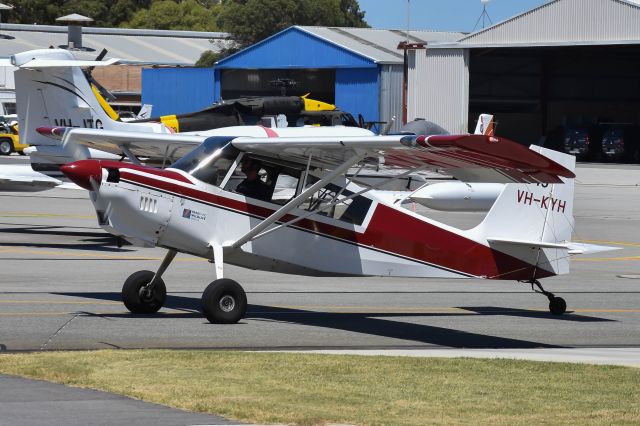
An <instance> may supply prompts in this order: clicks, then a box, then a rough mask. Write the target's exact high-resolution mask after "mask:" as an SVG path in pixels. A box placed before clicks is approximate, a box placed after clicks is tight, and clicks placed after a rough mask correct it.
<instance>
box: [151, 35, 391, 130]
mask: <svg viewBox="0 0 640 426" xmlns="http://www.w3.org/2000/svg"><path fill="white" fill-rule="evenodd" d="M281 68H297V69H304V68H335V69H336V86H335V104H336V105H337V106H338V107H339V108H340V109H342V110H344V111H348V112H350V113H351V114H353V116H354V117H356V118H357V116H358V114H362V115H363V117H364V119H365V120H367V121H379V120H380V111H379V92H380V89H379V85H380V84H379V69H378V65H377V64H376V63H375V62H374V61H373V60H371V59H370V58H367V57H365V56H362V55H359V54H357V53H355V52H352V51H350V50H347V49H345V48H342V47H340V46H338V45H335V44H332V43H330V42H328V41H325V40H323V39H322V38H319V37H316V36H314V35H311V34H309V33H308V32H306V31H304V30H302V29H300V28H297V27H291V28H288V29H286V30H283V31H281V32H279V33H277V34H275V35H273V36H271V37H269V38H267V39H265V40H263V41H261V42H260V43H257V44H254V45H253V46H250V47H248V48H246V49H244V50H242V51H240V52H238V53H236V54H235V55H232V56H229V57H228V58H225V59H223V60H221V61H220V62H218V64H217V65H216V68H215V70H214V69H212V68H155V69H143V70H142V103H148V104H152V105H153V115H154V116H158V115H163V114H176V113H184V112H191V111H196V110H199V109H202V108H204V107H206V106H208V105H210V104H212V103H213V102H214V101H217V100H219V99H220V93H221V81H220V76H221V72H220V70H221V69H281Z"/></svg>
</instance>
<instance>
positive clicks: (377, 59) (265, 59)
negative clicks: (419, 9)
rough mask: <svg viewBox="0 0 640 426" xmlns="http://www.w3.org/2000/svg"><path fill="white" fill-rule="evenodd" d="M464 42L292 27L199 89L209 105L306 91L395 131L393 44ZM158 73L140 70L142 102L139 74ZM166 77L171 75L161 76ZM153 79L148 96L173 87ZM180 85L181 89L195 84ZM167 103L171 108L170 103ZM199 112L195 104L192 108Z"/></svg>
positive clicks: (226, 63)
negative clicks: (391, 122)
mask: <svg viewBox="0 0 640 426" xmlns="http://www.w3.org/2000/svg"><path fill="white" fill-rule="evenodd" d="M462 36H463V34H461V33H450V32H431V31H414V32H411V33H410V34H409V35H408V38H407V34H405V33H404V32H402V31H398V30H377V29H371V28H337V27H307V26H293V27H290V28H287V29H285V30H283V31H281V32H279V33H277V34H275V35H273V36H271V37H269V38H267V39H265V40H263V41H261V42H259V43H256V44H254V45H252V46H249V47H247V48H246V49H244V50H242V51H240V52H238V53H236V54H234V55H231V56H229V57H227V58H225V59H223V60H221V61H219V62H218V63H217V64H216V66H215V68H214V75H213V81H212V82H211V87H210V89H209V88H204V87H203V88H202V91H203V92H206V96H205V97H209V99H210V100H211V102H213V101H217V100H219V99H230V98H236V97H240V96H264V95H277V94H279V93H281V91H285V92H286V94H287V95H304V94H306V93H310V97H311V98H313V99H319V100H322V101H325V102H330V103H334V104H336V105H337V106H338V108H340V109H342V110H344V111H348V112H350V113H351V114H353V116H354V117H358V116H359V115H361V116H362V117H363V119H364V120H365V121H369V122H387V121H389V120H391V119H392V117H395V120H396V121H395V124H394V126H393V127H392V130H397V129H398V128H399V125H400V121H401V120H402V83H403V74H404V70H403V63H404V61H403V55H404V53H403V50H399V49H398V45H399V44H400V43H402V42H405V41H406V40H408V41H409V43H419V44H430V43H442V42H452V41H456V40H458V39H460V38H461V37H462ZM161 72H162V71H160V70H145V71H144V73H143V99H145V93H146V92H147V89H148V87H147V81H151V78H149V79H146V77H145V76H149V77H151V74H153V73H161ZM177 72H180V71H178V70H177ZM165 74H167V76H169V73H166V71H165ZM185 77H186V74H185ZM153 80H154V81H155V82H154V84H152V86H154V87H153V88H152V87H149V90H160V89H161V88H162V86H164V87H167V86H168V85H173V86H175V83H169V82H164V84H163V83H162V82H161V81H160V80H161V79H158V78H155V79H153ZM184 80H185V82H184V83H182V84H186V85H187V86H189V87H190V86H193V84H192V83H189V82H188V81H186V78H185V79H184ZM198 81H201V80H198ZM278 81H279V82H282V81H287V82H289V84H290V85H289V86H288V87H285V88H281V87H279V86H278V85H277V82H278ZM190 89H194V88H192V87H191V88H190ZM165 91H166V90H165ZM190 91H193V90H190ZM197 98H198V99H202V96H199V97H197ZM194 100H195V99H194ZM167 102H168V103H173V104H174V105H176V102H171V101H170V100H169V99H168V98H167ZM183 103H184V102H182V103H180V104H181V106H184V105H182V104H183ZM204 106H206V105H202V104H199V105H196V104H195V103H194V104H193V108H191V110H192V111H193V110H197V109H200V108H203V107H204ZM156 108H158V109H157V110H158V111H164V108H163V107H162V106H161V105H157V104H154V113H155V111H156ZM173 112H174V113H177V112H186V111H173Z"/></svg>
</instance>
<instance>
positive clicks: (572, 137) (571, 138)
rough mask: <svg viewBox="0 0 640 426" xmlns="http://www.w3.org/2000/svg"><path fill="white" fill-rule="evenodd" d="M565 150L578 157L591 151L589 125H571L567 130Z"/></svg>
mask: <svg viewBox="0 0 640 426" xmlns="http://www.w3.org/2000/svg"><path fill="white" fill-rule="evenodd" d="M564 151H565V152H566V153H567V154H573V155H575V156H576V157H578V156H583V155H586V154H587V152H588V151H589V129H588V128H587V127H569V128H567V130H566V131H565V136H564Z"/></svg>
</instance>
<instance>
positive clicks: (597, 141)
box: [469, 46, 640, 162]
mask: <svg viewBox="0 0 640 426" xmlns="http://www.w3.org/2000/svg"><path fill="white" fill-rule="evenodd" d="M639 70H640V46H579V47H578V46H568V47H540V48H534V47H529V48H496V49H485V48H481V49H472V50H471V52H470V65H469V74H470V75H469V113H470V114H471V115H470V118H471V117H477V114H479V113H481V112H490V113H494V114H495V116H496V119H497V121H498V130H497V133H498V134H499V135H500V136H504V137H508V138H510V139H513V140H515V141H518V142H522V143H525V144H531V143H541V144H544V145H545V146H548V147H551V148H553V149H557V150H561V151H567V152H572V153H574V154H576V155H577V156H578V157H579V159H582V160H594V161H626V162H637V161H639V160H640V155H639V152H640V137H639V134H640V132H639V129H640V72H639ZM474 126H475V121H474V120H473V119H470V120H469V127H470V129H473V127H474Z"/></svg>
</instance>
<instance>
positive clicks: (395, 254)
mask: <svg viewBox="0 0 640 426" xmlns="http://www.w3.org/2000/svg"><path fill="white" fill-rule="evenodd" d="M40 131H41V132H42V131H43V129H40ZM45 131H46V130H45ZM263 131H266V132H267V133H268V134H269V137H267V138H265V137H261V138H257V137H244V136H240V137H238V136H210V137H207V136H197V135H190V136H187V135H185V136H182V135H170V134H144V133H132V132H119V131H105V130H98V129H67V130H66V133H65V134H64V138H63V139H64V145H65V146H66V147H68V148H70V147H72V146H76V145H77V144H80V145H84V146H86V147H89V148H94V149H100V150H104V151H107V152H111V153H113V154H118V155H126V156H128V157H129V159H130V160H131V162H132V163H133V164H131V163H125V162H119V161H109V160H91V159H89V160H79V161H76V162H73V163H71V164H68V165H65V166H63V168H62V171H63V172H64V173H65V174H66V175H67V176H68V177H69V178H70V179H71V180H72V181H73V182H75V183H76V184H78V185H80V186H82V187H83V188H85V189H87V190H89V191H90V196H91V200H92V202H93V204H94V207H95V209H96V212H97V216H98V220H99V223H100V225H101V226H102V227H103V228H104V229H105V230H106V231H107V232H109V233H112V234H115V235H118V236H121V237H123V238H125V239H127V240H129V241H130V242H132V243H134V244H137V245H143V246H157V247H163V248H165V249H167V250H168V252H167V254H166V256H165V257H164V260H163V261H162V262H161V265H160V266H159V268H158V270H157V271H155V272H152V271H138V272H135V273H134V274H132V275H131V276H130V277H129V278H128V279H127V280H126V281H125V283H124V286H123V289H122V298H123V301H124V304H125V305H126V307H127V308H128V309H129V310H130V311H131V312H134V313H147V314H148V313H154V312H156V311H158V310H159V309H160V308H161V307H162V306H163V304H164V302H165V297H166V287H165V283H164V281H163V279H162V275H163V273H164V272H165V271H166V269H167V267H168V266H169V265H170V263H171V262H172V261H173V259H174V257H175V256H176V254H177V253H178V252H183V253H189V254H192V255H195V256H199V257H203V258H206V259H209V260H211V261H213V262H214V263H215V275H216V279H215V281H213V282H212V283H211V284H209V285H208V286H207V287H206V290H205V291H204V293H203V295H202V311H203V313H204V315H205V316H206V318H207V319H208V320H209V321H211V322H213V323H235V322H237V321H239V320H240V319H241V318H242V317H243V316H244V315H245V312H246V309H247V297H246V294H245V292H244V290H243V289H242V287H241V286H240V285H239V284H238V283H237V282H235V281H233V280H232V279H229V278H227V277H225V275H224V268H223V264H224V263H227V264H233V265H239V266H243V267H246V268H251V269H255V270H263V271H275V272H281V273H290V274H300V275H307V276H394V277H424V278H486V279H493V280H515V281H522V282H526V283H530V284H531V287H532V289H533V290H534V291H536V292H539V293H542V294H544V295H545V296H547V298H548V299H549V310H550V311H551V312H552V313H553V314H562V313H564V312H565V311H566V303H565V301H564V300H563V299H562V298H560V297H556V296H554V295H553V294H552V293H550V292H547V291H545V290H544V289H543V287H542V286H541V285H540V282H539V281H538V280H539V279H541V278H545V277H550V276H553V275H558V274H566V273H568V272H569V257H570V255H571V254H576V253H584V252H595V251H602V250H605V249H607V248H604V247H600V246H591V245H585V244H575V243H571V242H570V239H571V234H572V230H573V227H574V218H573V194H574V177H575V175H574V168H575V157H573V156H570V155H566V154H562V153H558V152H555V151H551V150H547V149H544V148H541V147H535V146H532V147H530V148H526V147H524V146H522V145H519V144H516V143H514V142H511V141H509V140H506V139H503V138H500V137H495V136H491V135H421V136H416V135H393V136H335V135H334V136H325V137H321V136H315V137H303V136H293V137H281V136H280V135H279V134H278V129H263ZM189 147H192V148H193V149H192V150H191V151H190V152H189V153H187V154H186V155H184V156H182V155H180V156H179V157H182V158H181V159H180V160H178V161H176V162H175V163H174V164H172V165H171V166H170V167H169V168H166V169H158V168H154V167H148V166H144V165H142V164H141V163H140V161H139V158H143V157H149V156H154V155H157V154H158V152H173V151H176V150H185V149H187V148H189ZM371 163H374V164H375V165H376V166H377V167H382V168H385V169H390V170H393V169H398V170H401V171H399V172H398V173H397V174H396V175H395V176H393V177H389V178H388V179H389V180H392V179H399V178H402V177H403V175H406V174H409V173H414V172H416V171H420V170H425V169H432V170H438V171H442V172H444V173H447V174H449V175H452V176H454V177H456V178H458V179H460V180H462V181H464V182H497V183H504V184H506V185H504V188H503V189H502V192H501V193H500V195H499V196H498V198H497V200H496V201H495V203H494V204H493V206H492V207H491V209H490V210H489V212H488V213H487V215H486V217H485V218H484V220H483V221H482V222H481V223H480V224H479V225H478V226H476V227H475V228H472V229H469V230H460V229H456V228H454V227H451V226H448V225H446V224H443V223H439V222H437V221H434V220H432V219H430V218H428V217H425V216H422V215H419V214H416V213H414V212H411V211H409V210H407V209H405V208H403V207H402V206H401V205H398V204H393V203H392V202H389V201H388V200H385V199H383V198H381V197H378V196H377V195H376V193H375V191H372V189H376V185H373V186H364V185H361V184H360V183H359V182H358V180H357V178H358V172H356V173H355V174H353V175H347V174H346V172H347V170H349V169H350V168H352V167H356V168H357V170H358V171H359V170H363V169H364V168H366V167H367V165H370V164H371ZM283 183H286V185H284V186H287V187H294V188H295V191H294V192H293V193H292V194H290V197H289V198H287V197H281V196H278V195H277V194H278V191H276V188H278V187H279V186H282V185H283ZM383 183H384V182H381V183H380V184H383Z"/></svg>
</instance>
